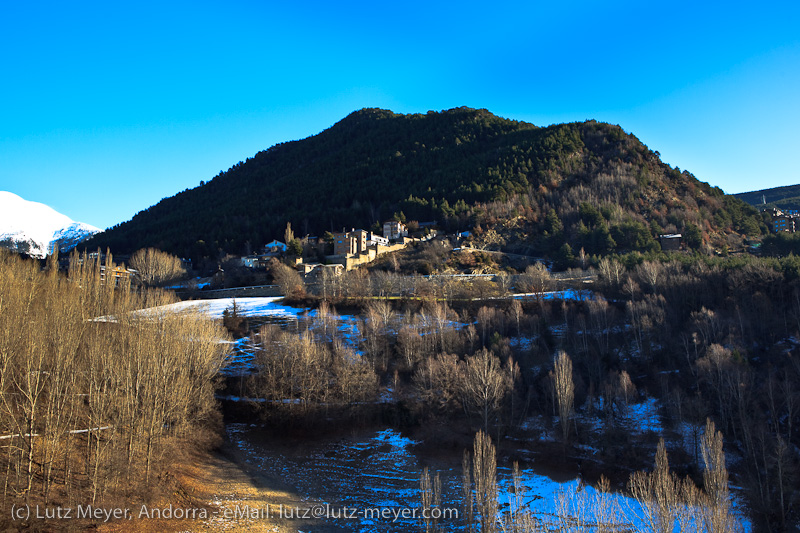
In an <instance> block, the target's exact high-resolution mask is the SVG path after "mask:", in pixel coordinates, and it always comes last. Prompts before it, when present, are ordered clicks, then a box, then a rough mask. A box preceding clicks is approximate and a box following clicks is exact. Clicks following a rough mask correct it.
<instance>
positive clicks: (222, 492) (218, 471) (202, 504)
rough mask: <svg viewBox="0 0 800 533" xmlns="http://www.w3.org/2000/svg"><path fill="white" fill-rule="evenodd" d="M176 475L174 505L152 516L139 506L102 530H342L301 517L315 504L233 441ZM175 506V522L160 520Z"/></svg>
mask: <svg viewBox="0 0 800 533" xmlns="http://www.w3.org/2000/svg"><path fill="white" fill-rule="evenodd" d="M175 477H176V481H177V490H176V491H175V492H174V493H173V494H172V496H171V497H170V498H169V501H165V502H160V503H157V504H153V505H151V506H149V507H148V512H149V513H150V517H147V516H142V510H141V509H139V508H136V509H133V510H132V517H131V520H121V521H117V522H113V523H109V524H104V525H102V526H101V527H99V528H98V530H99V531H104V532H118V531H119V532H122V531H125V532H128V531H135V532H153V533H155V532H184V531H193V532H194V531H228V532H234V533H235V532H240V531H241V532H244V531H255V532H271V533H297V532H309V531H315V532H316V531H320V532H334V531H340V529H337V528H335V527H332V525H331V524H325V523H321V522H320V521H318V520H313V519H302V518H296V517H297V516H298V509H299V510H300V513H302V512H303V511H304V510H305V509H308V508H309V506H310V505H312V504H313V502H307V501H303V500H302V499H301V498H300V497H299V496H297V495H296V494H295V493H293V491H292V488H291V487H289V486H286V484H284V483H283V482H282V481H281V480H280V479H276V478H274V477H272V476H270V474H269V473H265V472H262V471H259V470H258V469H256V468H255V467H252V466H251V465H249V464H248V463H247V462H246V460H245V458H244V457H243V456H242V455H241V453H240V452H239V451H238V450H236V449H235V446H233V445H231V443H229V442H227V441H226V442H225V443H224V444H223V445H222V447H221V449H220V450H218V451H216V452H214V453H213V454H208V455H204V456H200V457H197V460H196V461H192V462H190V463H185V464H183V465H181V466H180V467H179V468H177V469H176V471H175ZM170 505H171V510H172V517H171V518H169V517H168V518H164V517H161V518H158V517H157V516H156V515H157V512H158V511H159V510H160V511H161V512H162V513H163V512H164V511H165V510H167V509H169V508H170V507H169V506H170ZM179 510H181V511H179ZM184 510H185V511H184ZM181 514H182V516H181ZM176 516H178V517H177V518H176ZM287 516H291V518H287Z"/></svg>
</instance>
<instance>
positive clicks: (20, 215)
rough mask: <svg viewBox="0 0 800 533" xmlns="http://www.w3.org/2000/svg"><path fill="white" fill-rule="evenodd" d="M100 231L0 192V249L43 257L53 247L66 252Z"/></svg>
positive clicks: (46, 207)
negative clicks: (0, 247)
mask: <svg viewBox="0 0 800 533" xmlns="http://www.w3.org/2000/svg"><path fill="white" fill-rule="evenodd" d="M100 231H101V230H100V229H98V228H95V227H94V226H90V225H88V224H83V223H82V222H73V221H72V219H70V218H69V217H68V216H66V215H62V214H61V213H59V212H58V211H56V210H55V209H53V208H52V207H49V206H47V205H44V204H41V203H38V202H29V201H28V200H25V199H23V198H20V197H19V196H17V195H16V194H14V193H10V192H6V191H0V246H3V247H5V248H10V249H12V250H15V251H17V252H22V253H26V254H28V255H30V256H33V257H40V258H44V257H46V256H47V254H48V252H49V251H50V250H53V249H55V247H56V246H58V249H59V251H61V252H67V251H69V250H71V249H72V248H74V247H75V246H76V245H77V244H78V243H80V242H81V241H84V240H86V239H88V238H89V237H91V236H92V235H94V234H95V233H99V232H100Z"/></svg>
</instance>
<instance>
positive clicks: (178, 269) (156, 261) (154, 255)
mask: <svg viewBox="0 0 800 533" xmlns="http://www.w3.org/2000/svg"><path fill="white" fill-rule="evenodd" d="M130 267H131V268H132V269H134V270H136V271H137V272H138V273H139V278H140V279H141V280H142V283H144V284H145V285H149V286H153V285H161V284H164V283H169V282H171V281H174V280H176V279H179V278H181V277H183V276H185V275H186V269H185V268H184V267H183V263H181V260H180V259H178V258H177V257H175V256H174V255H171V254H168V253H166V252H162V251H161V250H158V249H156V248H142V249H140V250H137V251H136V252H134V253H133V255H132V256H131V259H130Z"/></svg>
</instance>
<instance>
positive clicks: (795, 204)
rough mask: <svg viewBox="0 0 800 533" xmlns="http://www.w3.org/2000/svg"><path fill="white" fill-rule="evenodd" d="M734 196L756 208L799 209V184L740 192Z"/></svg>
mask: <svg viewBox="0 0 800 533" xmlns="http://www.w3.org/2000/svg"><path fill="white" fill-rule="evenodd" d="M734 196H736V197H737V198H739V199H740V200H743V201H745V202H747V203H748V204H750V205H752V206H755V207H758V208H769V207H777V208H779V209H795V210H800V185H786V186H784V187H773V188H772V189H762V190H760V191H751V192H741V193H739V194H735V195H734Z"/></svg>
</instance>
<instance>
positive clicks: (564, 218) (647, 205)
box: [87, 107, 763, 258]
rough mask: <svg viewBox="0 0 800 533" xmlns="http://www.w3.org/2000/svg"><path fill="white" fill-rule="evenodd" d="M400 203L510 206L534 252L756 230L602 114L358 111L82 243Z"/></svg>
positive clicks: (441, 217)
mask: <svg viewBox="0 0 800 533" xmlns="http://www.w3.org/2000/svg"><path fill="white" fill-rule="evenodd" d="M582 204H587V205H589V206H594V208H596V209H598V210H599V211H598V214H595V213H592V212H588V211H587V209H584V210H583V211H584V212H583V213H582V212H581V205H582ZM401 211H402V212H403V214H405V215H406V216H407V217H408V218H409V219H416V220H437V221H438V222H439V223H440V225H441V226H443V227H444V228H446V229H450V230H452V229H459V228H462V229H463V228H466V227H472V226H476V225H477V226H481V227H485V226H487V225H492V224H493V223H494V221H496V220H498V218H504V217H522V218H523V219H524V221H525V224H524V226H525V228H524V231H521V232H520V234H519V235H517V236H516V237H514V238H513V239H511V240H514V239H516V240H518V241H519V242H517V243H516V245H518V246H522V247H528V248H530V249H531V250H534V251H539V252H542V253H545V254H546V253H551V252H553V251H554V247H555V248H558V247H559V246H561V245H562V244H564V243H567V244H570V245H571V246H572V247H573V248H575V250H577V249H578V247H586V248H587V252H589V251H590V250H591V253H608V252H612V251H613V252H621V251H625V250H632V249H641V250H647V249H652V248H653V247H654V246H655V245H654V243H655V241H654V238H655V237H657V233H658V232H659V231H665V232H681V231H684V232H688V233H690V234H691V235H692V242H693V244H694V245H695V246H697V247H699V246H703V245H706V246H712V245H713V246H717V245H719V246H722V244H719V243H722V242H723V241H725V240H727V239H728V236H730V235H733V237H731V238H733V239H734V240H736V239H739V240H741V239H740V238H741V237H742V236H743V235H744V234H749V235H760V234H761V233H762V232H763V227H762V225H763V223H762V222H761V221H760V218H759V217H758V216H757V212H756V211H755V210H752V209H751V208H748V207H747V206H746V205H745V204H744V203H743V202H740V201H739V200H736V199H735V198H733V197H732V196H726V195H725V194H724V193H723V192H722V191H721V190H720V189H719V188H716V187H711V186H709V185H708V184H706V183H702V182H700V181H698V180H697V179H696V178H695V177H694V176H693V175H691V174H690V173H688V172H686V171H680V170H679V169H677V168H672V167H670V166H669V165H666V164H665V163H663V162H661V160H660V157H659V155H658V153H657V152H653V151H651V150H650V149H649V148H647V147H646V146H645V145H644V144H642V143H641V142H640V141H639V140H638V139H637V138H636V137H635V136H633V135H631V134H628V133H626V132H625V131H624V130H623V129H622V128H621V127H619V126H616V125H611V124H605V123H601V122H596V121H586V122H575V123H567V124H555V125H551V126H545V127H539V126H536V125H533V124H529V123H526V122H521V121H516V120H511V119H506V118H501V117H497V116H495V115H493V114H492V113H490V112H489V111H487V110H485V109H470V108H464V107H462V108H455V109H451V110H447V111H441V112H433V111H429V112H428V113H425V114H409V115H404V114H397V113H393V112H391V111H389V110H383V109H376V108H364V109H361V110H358V111H355V112H353V113H350V114H349V115H347V116H346V117H344V118H343V119H342V120H340V121H339V122H337V123H336V124H334V125H333V126H331V127H329V128H327V129H325V130H323V131H322V132H320V133H319V134H316V135H313V136H310V137H307V138H305V139H301V140H295V141H289V142H286V143H280V144H276V145H274V146H272V147H270V148H268V149H267V150H264V151H261V152H258V153H257V154H255V155H254V156H253V157H250V158H247V159H246V160H245V161H241V162H239V163H237V164H235V165H233V166H232V167H231V168H230V169H228V170H227V171H225V172H220V173H219V174H218V175H217V176H216V177H214V178H213V179H211V180H210V181H208V182H204V183H202V184H201V186H199V187H196V188H193V189H186V190H184V191H182V192H180V193H178V194H176V195H174V196H172V197H170V198H165V199H163V200H162V201H160V202H158V203H157V204H155V205H154V206H151V207H149V208H147V209H145V210H143V211H141V212H139V213H138V214H137V215H136V216H134V217H133V218H132V219H131V220H130V221H127V222H124V223H122V224H119V225H117V226H115V227H114V228H111V229H109V230H108V231H107V232H105V233H103V234H100V235H98V236H96V237H95V238H94V239H92V240H91V241H90V242H89V243H88V245H87V246H102V247H105V246H110V247H111V249H112V250H114V251H116V252H117V253H119V252H122V253H126V252H131V251H133V250H134V249H135V248H139V247H143V246H154V247H157V248H160V249H163V250H166V251H169V252H171V253H175V254H178V255H181V256H184V257H193V258H198V257H216V256H219V255H220V254H224V253H244V252H246V250H247V249H255V248H257V247H258V246H260V244H262V243H263V242H268V241H269V240H271V239H272V238H275V237H281V236H282V235H283V229H284V228H285V226H286V223H287V222H290V223H291V224H292V227H293V228H294V229H295V233H296V234H297V235H305V234H309V233H311V234H317V235H320V234H321V233H323V232H324V231H334V230H340V229H341V228H342V227H356V226H360V227H366V228H368V227H370V226H373V225H374V224H375V223H380V222H382V221H383V220H385V219H388V218H391V217H392V216H393V215H394V214H396V213H399V212H401ZM551 212H552V216H551ZM548 217H549V218H548ZM553 217H555V219H554V218H553ZM554 233H555V234H557V235H554ZM630 233H633V234H634V235H633V237H631V236H629V235H628V234H630ZM544 234H546V235H544ZM609 236H611V237H612V238H610V239H609V238H608V237H609Z"/></svg>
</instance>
